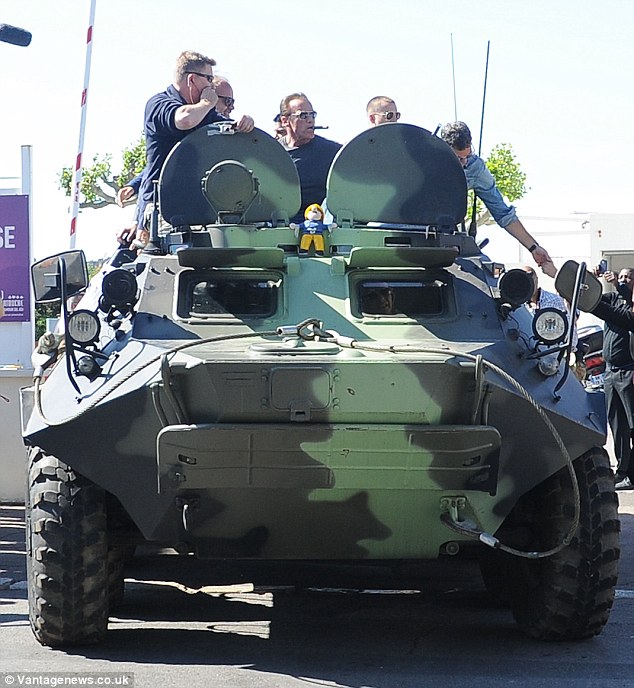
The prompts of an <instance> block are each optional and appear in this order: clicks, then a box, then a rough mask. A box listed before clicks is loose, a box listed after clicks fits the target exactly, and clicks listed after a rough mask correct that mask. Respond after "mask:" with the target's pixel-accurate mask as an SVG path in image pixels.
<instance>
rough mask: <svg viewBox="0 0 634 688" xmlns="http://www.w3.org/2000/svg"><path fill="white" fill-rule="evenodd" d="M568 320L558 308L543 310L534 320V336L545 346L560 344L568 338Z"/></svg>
mask: <svg viewBox="0 0 634 688" xmlns="http://www.w3.org/2000/svg"><path fill="white" fill-rule="evenodd" d="M567 332H568V318H567V317H566V314H565V313H563V312H562V311H560V310H558V309H557V308H542V309H541V310H538V311H537V312H536V313H535V316H534V318H533V334H534V335H535V338H536V339H538V340H539V341H540V342H544V344H559V342H563V341H564V339H565V338H566V333H567Z"/></svg>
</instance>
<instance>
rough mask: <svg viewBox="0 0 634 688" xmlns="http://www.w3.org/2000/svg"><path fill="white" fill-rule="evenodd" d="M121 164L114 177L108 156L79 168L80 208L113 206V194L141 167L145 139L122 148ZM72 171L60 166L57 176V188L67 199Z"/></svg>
mask: <svg viewBox="0 0 634 688" xmlns="http://www.w3.org/2000/svg"><path fill="white" fill-rule="evenodd" d="M121 157H122V160H123V162H122V165H121V171H120V172H119V173H118V174H113V171H112V155H111V154H110V153H108V154H106V155H95V157H94V158H93V160H92V164H91V165H89V166H86V167H83V168H82V179H81V183H80V185H79V193H80V198H79V207H80V208H104V207H106V206H108V205H111V204H113V203H116V197H117V191H118V190H119V189H120V188H121V187H122V186H125V185H126V184H127V183H128V182H129V181H130V180H131V179H132V178H133V177H135V176H136V175H137V174H139V172H141V171H142V170H143V168H144V167H145V138H144V137H143V136H141V137H139V139H138V141H136V143H133V144H132V145H130V146H129V147H128V148H125V149H124V150H123V152H122V154H121ZM73 176H74V170H73V168H71V167H64V169H63V170H62V171H61V172H60V173H59V188H60V189H62V191H63V192H64V193H65V194H66V196H70V195H71V194H72V192H73V189H72V186H73Z"/></svg>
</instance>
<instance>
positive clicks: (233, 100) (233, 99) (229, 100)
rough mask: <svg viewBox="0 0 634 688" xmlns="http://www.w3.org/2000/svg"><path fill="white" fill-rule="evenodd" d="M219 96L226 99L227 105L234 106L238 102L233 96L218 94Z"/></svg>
mask: <svg viewBox="0 0 634 688" xmlns="http://www.w3.org/2000/svg"><path fill="white" fill-rule="evenodd" d="M218 98H222V100H224V101H225V105H226V106H227V107H232V106H233V105H234V104H235V102H236V99H235V98H232V97H231V96H218Z"/></svg>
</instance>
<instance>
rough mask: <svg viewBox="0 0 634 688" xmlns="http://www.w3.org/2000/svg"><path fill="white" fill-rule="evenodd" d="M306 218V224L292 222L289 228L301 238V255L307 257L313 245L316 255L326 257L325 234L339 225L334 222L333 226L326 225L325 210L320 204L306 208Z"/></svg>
mask: <svg viewBox="0 0 634 688" xmlns="http://www.w3.org/2000/svg"><path fill="white" fill-rule="evenodd" d="M304 217H305V218H306V219H305V220H304V222H302V223H301V224H299V225H296V224H295V223H294V222H291V224H290V225H289V227H290V228H291V229H293V230H295V236H296V237H298V238H299V255H300V256H305V255H306V254H307V253H308V249H309V248H310V247H311V245H312V244H314V246H315V254H316V255H319V256H323V255H324V247H325V242H324V232H329V231H330V230H331V229H334V228H335V227H336V226H337V225H336V224H335V223H334V222H333V223H332V224H331V225H326V224H324V210H323V208H322V207H321V206H320V205H319V203H313V204H312V205H309V206H308V208H306V210H305V212H304Z"/></svg>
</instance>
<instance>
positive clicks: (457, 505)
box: [440, 497, 467, 523]
mask: <svg viewBox="0 0 634 688" xmlns="http://www.w3.org/2000/svg"><path fill="white" fill-rule="evenodd" d="M466 506H467V500H466V499H465V498H464V497H443V498H442V499H441V500H440V510H441V511H442V512H449V516H450V518H451V520H452V521H453V522H454V523H460V522H461V520H462V519H461V518H460V513H459V512H460V510H461V509H464V508H465V507H466Z"/></svg>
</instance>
